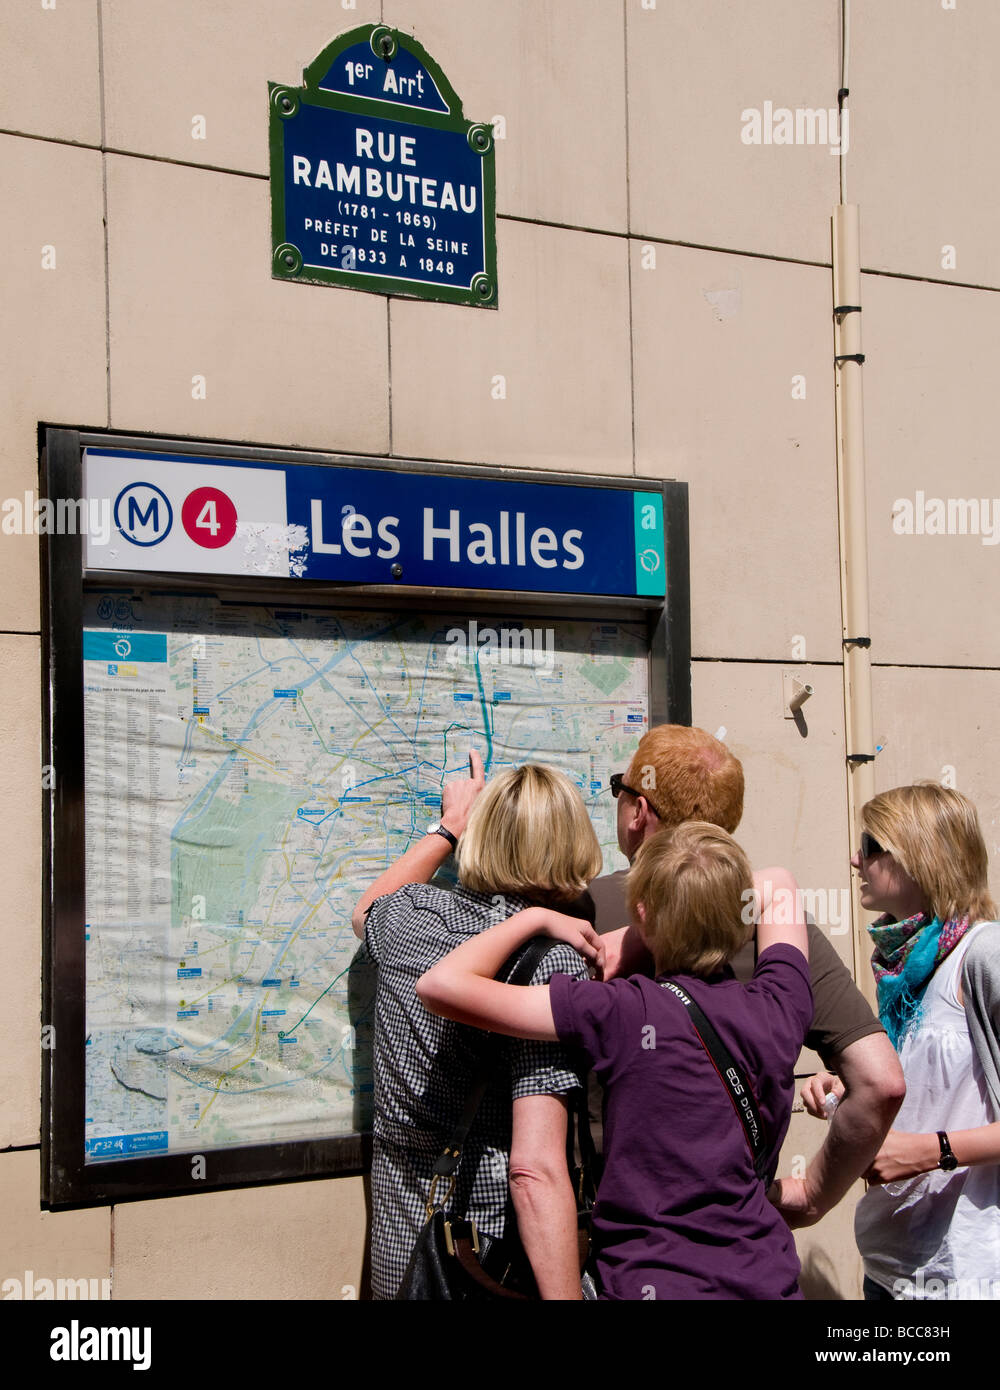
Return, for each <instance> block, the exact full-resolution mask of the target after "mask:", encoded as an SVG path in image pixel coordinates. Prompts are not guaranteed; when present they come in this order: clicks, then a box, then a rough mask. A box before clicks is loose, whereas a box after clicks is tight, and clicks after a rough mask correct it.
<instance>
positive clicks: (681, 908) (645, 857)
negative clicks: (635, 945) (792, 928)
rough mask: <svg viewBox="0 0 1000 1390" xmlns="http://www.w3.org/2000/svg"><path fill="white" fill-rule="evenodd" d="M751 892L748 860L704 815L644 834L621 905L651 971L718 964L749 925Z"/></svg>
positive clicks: (703, 970) (710, 969)
mask: <svg viewBox="0 0 1000 1390" xmlns="http://www.w3.org/2000/svg"><path fill="white" fill-rule="evenodd" d="M752 894H753V873H752V871H751V868H750V861H749V860H748V859H747V857H746V855H745V854H744V853H743V851H742V850H741V849H740V847H739V845H738V844H737V843H736V841H735V840H734V839H733V837H732V836H731V835H729V834H727V833H726V831H725V830H722V829H720V827H719V826H717V825H710V824H709V823H708V822H707V821H686V822H685V823H684V824H683V825H677V826H668V827H666V828H665V829H663V830H658V831H657V832H656V834H655V835H651V836H650V837H649V839H648V840H646V841H644V843H643V844H642V846H641V847H640V849H639V853H638V854H637V855H636V857H635V859H633V861H632V867H631V869H629V872H628V878H627V879H626V880H625V901H626V902H627V903H628V910H629V912H630V914H631V916H632V920H633V921H636V920H640V921H641V922H642V923H643V927H644V932H645V936H646V941H647V944H648V946H649V947H650V949H651V950H652V952H653V959H654V960H655V962H656V972H657V974H658V975H662V974H665V973H673V972H674V971H678V970H680V971H684V973H685V974H689V975H713V974H715V972H716V971H717V970H719V969H721V967H722V966H723V965H725V963H726V961H728V960H729V959H730V958H731V957H732V956H734V955H735V954H736V952H737V951H738V950H739V949H740V947H741V946H744V945H745V944H746V942H747V939H748V938H749V935H750V932H751V931H752V930H753V925H752V923H751V924H749V925H748V923H747V921H746V914H745V908H746V904H747V902H748V901H749V900H750V897H751V896H752ZM640 903H641V904H642V908H643V914H642V916H641V917H640V918H637V916H636V911H637V908H638V905H639V904H640Z"/></svg>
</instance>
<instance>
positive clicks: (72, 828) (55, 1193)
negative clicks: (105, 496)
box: [39, 427, 691, 1208]
mask: <svg viewBox="0 0 1000 1390" xmlns="http://www.w3.org/2000/svg"><path fill="white" fill-rule="evenodd" d="M40 433H41V442H42V457H41V468H40V487H39V495H40V496H45V497H50V498H58V497H73V498H76V497H80V496H82V450H83V449H84V448H85V447H87V446H92V447H104V448H117V449H137V450H143V451H148V452H162V453H173V454H185V453H190V454H192V455H200V456H202V457H206V456H207V457H216V458H220V459H224V458H241V459H247V460H250V461H255V462H269V463H278V464H281V463H286V464H296V463H297V464H313V465H315V464H319V465H328V466H330V467H338V466H340V467H352V468H381V469H384V468H385V467H386V464H387V463H389V464H391V466H392V467H393V468H394V469H399V470H400V471H410V472H421V473H436V474H442V473H451V474H454V475H456V476H458V475H460V476H463V477H469V476H476V477H489V478H503V479H506V480H508V481H517V482H545V483H550V484H551V483H553V482H559V483H560V484H565V485H568V486H580V487H593V486H595V485H599V486H605V487H612V488H627V489H630V490H639V489H642V490H646V491H653V490H656V491H662V494H663V507H664V543H665V552H666V558H667V594H666V600H665V601H661V600H659V599H649V598H634V599H633V598H612V597H603V598H602V597H600V596H596V597H595V596H594V595H592V594H583V595H576V594H569V595H566V594H525V593H523V592H521V591H516V590H503V591H496V590H470V589H450V588H423V589H419V588H416V587H415V586H411V587H410V588H409V589H407V588H406V587H405V586H400V587H398V588H397V587H393V586H389V585H358V584H349V583H343V584H341V583H327V582H321V581H315V580H313V581H309V580H301V579H285V578H280V579H266V580H262V581H259V582H258V581H255V580H252V579H251V580H243V579H241V578H239V577H234V578H231V579H227V578H226V577H225V576H218V575H209V576H205V577H203V578H198V577H196V576H187V575H184V576H180V575H165V576H164V578H163V580H162V581H161V580H160V579H159V577H158V576H157V575H155V574H150V573H148V572H142V573H134V574H131V573H124V572H119V571H107V570H103V571H102V570H98V571H90V572H85V571H84V566H83V543H82V537H80V536H78V535H76V536H72V535H64V536H44V537H42V550H41V570H42V572H41V585H42V630H43V641H42V663H43V682H42V702H43V754H42V761H43V764H48V765H50V766H51V767H52V768H54V769H55V785H54V786H53V787H52V790H51V791H50V792H48V793H46V796H45V801H44V805H43V907H42V912H43V961H42V978H43V1015H42V1017H43V1022H44V1023H47V1024H53V1025H54V1027H55V1039H56V1044H57V1045H56V1047H54V1048H49V1049H46V1050H43V1052H42V1127H41V1130H42V1199H43V1202H44V1203H45V1204H47V1205H48V1206H50V1207H53V1208H68V1207H81V1206H90V1205H97V1204H105V1203H108V1202H121V1201H129V1200H138V1199H142V1198H149V1197H161V1196H173V1195H179V1194H182V1193H184V1194H189V1193H191V1192H192V1191H199V1190H200V1191H206V1190H208V1191H217V1190H219V1189H223V1188H232V1187H239V1186H245V1185H247V1184H264V1183H271V1182H291V1181H295V1180H306V1179H315V1178H320V1177H329V1176H332V1175H341V1176H347V1175H349V1174H357V1173H363V1172H365V1171H367V1169H368V1167H369V1166H370V1161H371V1136H370V1135H368V1134H352V1135H345V1136H338V1137H337V1138H325V1139H315V1140H299V1141H295V1142H291V1143H286V1144H266V1145H247V1146H242V1147H238V1148H223V1149H214V1148H213V1149H209V1150H208V1155H209V1158H208V1162H207V1165H206V1175H205V1178H204V1179H203V1180H199V1181H193V1180H192V1176H191V1160H192V1154H190V1153H187V1152H185V1153H180V1154H166V1155H163V1154H158V1155H151V1156H149V1157H143V1158H130V1159H128V1160H122V1159H116V1160H114V1161H110V1162H106V1163H90V1164H85V1163H84V1161H83V1158H84V1105H83V1099H84V1091H85V1074H84V1067H85V1056H84V1047H83V1041H84V1037H85V1022H86V991H85V987H84V982H85V973H86V961H85V952H84V922H85V866H84V830H85V819H84V746H83V728H84V704H83V594H84V583H85V581H87V580H91V581H98V582H101V581H106V582H113V583H115V584H121V585H122V586H129V585H142V586H143V587H144V588H156V587H158V586H159V585H160V584H161V583H165V584H168V585H169V587H170V588H172V589H177V588H182V587H188V586H190V587H192V588H195V587H197V588H200V589H204V588H205V587H206V584H207V585H209V586H210V587H211V588H212V589H213V590H214V591H218V592H220V593H232V594H238V595H239V596H240V597H242V598H252V597H254V596H255V595H264V594H267V595H268V596H270V597H271V598H273V597H274V596H275V594H278V593H282V592H283V591H284V592H288V590H289V589H290V588H292V586H294V590H293V591H294V593H295V594H296V596H297V597H296V602H297V603H298V604H309V603H310V602H316V601H317V600H331V599H336V600H337V601H338V602H339V603H341V604H342V606H343V607H345V608H362V607H373V606H378V607H384V606H387V605H391V606H393V607H395V608H399V609H401V610H403V609H414V608H424V609H426V608H427V607H428V605H433V607H435V608H441V607H444V606H446V605H455V606H456V608H464V609H468V608H471V607H472V606H473V605H475V607H476V608H477V609H478V611H480V612H491V611H492V612H500V611H503V610H506V611H508V612H509V611H510V608H511V605H512V604H514V603H516V605H517V607H519V608H522V609H523V608H524V607H525V606H528V605H530V606H531V607H532V608H533V609H535V610H538V609H544V610H546V611H547V612H548V613H549V614H551V615H552V616H560V617H566V618H574V617H576V618H580V617H582V616H586V617H589V618H596V619H598V620H599V619H601V618H602V617H606V618H609V619H611V618H617V619H626V618H632V619H639V620H641V619H642V618H643V617H644V618H645V620H646V624H647V634H648V642H649V651H650V667H649V672H650V680H649V708H650V719H651V722H652V723H663V722H670V723H677V724H690V722H691V636H690V575H689V559H688V502H687V484H686V483H679V482H673V481H669V482H663V481H662V480H651V479H640V478H634V477H625V478H605V477H597V476H594V475H584V474H579V475H577V474H573V475H569V476H567V475H558V474H552V473H539V472H526V471H524V470H522V469H513V468H479V467H471V466H467V465H462V464H433V463H428V462H426V461H417V460H413V461H410V460H397V459H392V460H388V459H370V458H358V457H351V456H343V455H337V456H334V455H330V454H318V453H308V452H303V451H293V450H288V449H278V448H274V449H269V448H259V447H255V448H242V447H240V446H238V445H229V444H215V443H210V442H208V441H204V442H202V441H191V440H173V439H165V438H162V437H154V436H139V435H121V434H113V433H110V432H98V431H88V432H83V431H77V430H72V429H64V428H44V427H43V429H42V431H41V432H40Z"/></svg>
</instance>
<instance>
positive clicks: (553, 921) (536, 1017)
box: [417, 907, 603, 1042]
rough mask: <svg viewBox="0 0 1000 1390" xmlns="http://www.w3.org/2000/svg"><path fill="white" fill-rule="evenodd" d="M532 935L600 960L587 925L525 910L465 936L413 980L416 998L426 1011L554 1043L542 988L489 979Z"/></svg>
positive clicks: (541, 910)
mask: <svg viewBox="0 0 1000 1390" xmlns="http://www.w3.org/2000/svg"><path fill="white" fill-rule="evenodd" d="M533 936H551V937H552V938H553V939H554V940H556V941H567V942H569V944H570V945H571V946H572V947H573V948H574V950H576V951H579V953H580V955H581V956H583V958H584V959H585V960H588V961H590V962H591V963H592V964H594V965H597V966H598V967H599V966H600V965H601V964H602V962H603V947H602V945H601V938H600V937H599V936H598V935H597V933H596V932H595V931H594V929H593V927H592V926H590V924H589V923H587V922H583V921H581V920H580V919H579V918H578V917H567V916H565V915H564V914H563V913H561V912H553V911H551V910H550V909H549V908H546V907H528V908H525V910H524V911H523V912H517V913H515V914H514V916H513V917H509V918H508V919H507V921H506V922H498V923H497V925H496V926H495V927H490V928H488V930H486V931H484V932H480V933H479V934H478V935H477V936H473V937H470V938H469V940H468V941H464V942H463V943H462V945H461V946H459V947H457V948H456V949H455V950H454V951H452V952H450V953H449V954H448V955H447V956H445V957H444V958H443V959H442V960H439V961H438V963H437V965H435V966H433V967H432V968H431V969H430V970H428V971H427V972H426V974H424V975H421V977H420V979H419V980H418V981H417V998H418V999H419V1000H420V1001H421V1003H423V1004H424V1005H425V1007H426V1008H428V1009H430V1011H431V1013H434V1014H440V1015H441V1017H442V1018H450V1019H452V1020H454V1022H455V1023H468V1024H471V1025H472V1027H473V1028H487V1029H489V1031H490V1032H491V1033H506V1034H507V1035H508V1036H509V1037H512V1038H535V1039H537V1040H538V1041H539V1042H554V1041H556V1039H557V1038H558V1036H559V1034H558V1033H557V1032H556V1029H555V1024H554V1023H553V1021H552V1008H551V1005H550V1004H549V988H548V985H536V986H534V987H533V988H524V987H522V986H520V985H507V984H503V983H502V982H501V981H499V980H495V979H494V978H493V977H494V975H495V974H496V973H497V971H498V970H499V969H500V967H501V966H502V965H503V963H504V961H505V960H507V958H508V957H509V956H510V955H512V954H513V952H514V951H516V950H517V949H518V947H519V946H523V945H524V943H525V942H526V941H530V940H531V938H532V937H533Z"/></svg>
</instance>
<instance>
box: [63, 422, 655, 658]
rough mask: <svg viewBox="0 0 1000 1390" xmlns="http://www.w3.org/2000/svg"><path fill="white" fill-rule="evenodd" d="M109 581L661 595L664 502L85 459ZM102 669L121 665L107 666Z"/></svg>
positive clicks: (547, 489) (375, 471)
mask: <svg viewBox="0 0 1000 1390" xmlns="http://www.w3.org/2000/svg"><path fill="white" fill-rule="evenodd" d="M84 461H85V468H86V495H87V498H88V499H89V500H88V507H89V512H88V515H91V516H95V517H98V518H101V517H104V516H106V517H107V518H108V519H109V520H108V524H107V526H103V527H95V528H93V532H92V534H89V535H88V537H87V542H86V547H87V548H86V564H87V567H88V568H89V569H100V570H109V569H111V570H125V571H137V570H155V571H158V572H162V573H168V574H169V573H179V574H230V575H232V574H237V575H239V574H242V575H251V576H255V577H257V576H267V575H273V576H275V577H280V578H292V579H320V580H333V581H337V582H341V583H344V582H347V583H358V584H403V585H407V586H409V585H416V586H420V587H427V586H433V587H446V588H466V589H496V590H501V589H503V590H511V589H515V590H519V591H526V592H531V593H573V594H611V595H624V596H629V597H635V596H638V595H641V596H644V597H661V598H662V597H663V595H664V593H665V578H666V555H665V550H664V518H663V494H662V491H660V490H658V489H657V490H653V488H652V487H650V486H649V485H648V484H647V485H646V486H645V487H643V486H642V484H638V485H637V486H636V487H635V488H632V487H614V486H613V487H593V486H589V485H579V486H578V485H574V484H565V483H556V482H553V483H548V482H520V481H517V480H514V481H511V480H509V479H507V478H503V479H500V478H489V477H486V478H483V477H468V476H459V475H456V474H454V473H428V472H413V473H400V472H396V471H390V470H388V469H382V468H378V467H371V468H358V467H349V466H344V467H340V466H336V467H318V466H316V465H308V464H298V465H290V466H282V465H278V464H271V463H258V462H256V461H250V460H242V459H225V460H223V459H216V458H207V457H199V456H193V455H182V454H154V453H137V452H133V451H131V450H117V449H99V448H89V449H87V451H86V453H85V455H84ZM109 659H110V660H114V659H115V657H114V656H111V655H110V654H109Z"/></svg>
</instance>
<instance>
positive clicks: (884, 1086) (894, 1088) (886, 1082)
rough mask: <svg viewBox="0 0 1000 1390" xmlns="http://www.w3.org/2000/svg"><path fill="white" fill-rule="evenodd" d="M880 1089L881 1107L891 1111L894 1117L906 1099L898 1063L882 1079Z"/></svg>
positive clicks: (901, 1071) (904, 1086)
mask: <svg viewBox="0 0 1000 1390" xmlns="http://www.w3.org/2000/svg"><path fill="white" fill-rule="evenodd" d="M880 1089H881V1093H882V1094H881V1099H882V1104H883V1106H885V1108H886V1109H891V1111H892V1113H893V1114H894V1115H895V1113H896V1111H897V1110H898V1109H899V1107H900V1106H901V1105H902V1103H903V1101H904V1100H905V1099H906V1081H905V1079H904V1077H903V1068H902V1067H901V1066H899V1064H898V1063H897V1065H896V1066H895V1068H894V1069H893V1070H892V1072H891V1073H890V1074H889V1075H888V1076H886V1077H883V1079H882V1083H881V1087H880Z"/></svg>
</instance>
